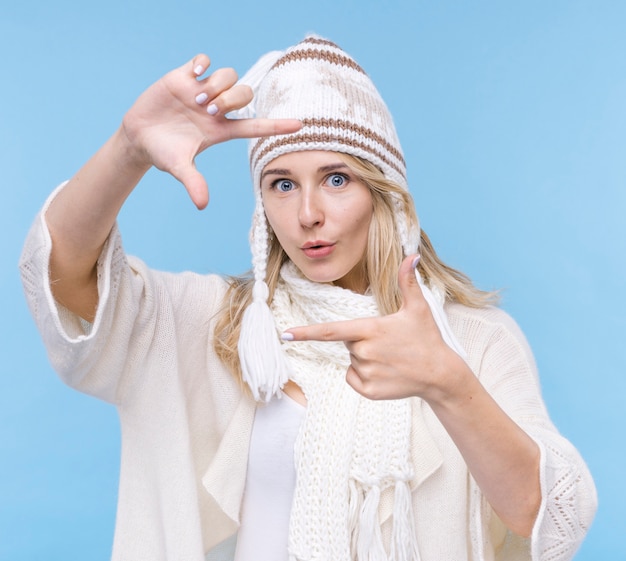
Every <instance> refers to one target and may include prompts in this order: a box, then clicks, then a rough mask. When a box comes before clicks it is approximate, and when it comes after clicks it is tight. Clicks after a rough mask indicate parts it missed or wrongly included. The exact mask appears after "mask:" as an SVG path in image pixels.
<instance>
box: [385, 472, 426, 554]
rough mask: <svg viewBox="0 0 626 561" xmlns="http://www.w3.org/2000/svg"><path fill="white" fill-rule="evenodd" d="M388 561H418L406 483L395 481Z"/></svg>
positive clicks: (409, 490)
mask: <svg viewBox="0 0 626 561" xmlns="http://www.w3.org/2000/svg"><path fill="white" fill-rule="evenodd" d="M389 561H420V555H419V550H418V547H417V536H416V535H415V520H414V517H413V504H412V498H411V486H410V484H409V482H408V481H396V487H395V491H394V501H393V529H392V535H391V551H390V555H389Z"/></svg>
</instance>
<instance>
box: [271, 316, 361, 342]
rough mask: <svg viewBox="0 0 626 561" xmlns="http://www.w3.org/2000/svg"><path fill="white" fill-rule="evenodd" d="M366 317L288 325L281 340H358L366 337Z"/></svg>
mask: <svg viewBox="0 0 626 561" xmlns="http://www.w3.org/2000/svg"><path fill="white" fill-rule="evenodd" d="M370 320H371V318H367V319H350V320H345V321H331V322H328V323H316V324H313V325H306V326H303V327H290V328H289V329H287V331H285V332H284V333H283V334H282V335H281V339H282V340H283V341H344V342H354V341H360V340H362V339H365V338H366V337H367V333H368V329H367V323H368V321H370Z"/></svg>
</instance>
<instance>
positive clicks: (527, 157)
mask: <svg viewBox="0 0 626 561" xmlns="http://www.w3.org/2000/svg"><path fill="white" fill-rule="evenodd" d="M624 29H626V3H624V2H621V1H619V0H615V1H607V0H589V1H576V0H570V1H563V0H553V1H551V2H543V1H538V0H527V1H525V2H517V3H514V2H498V1H496V0H493V1H476V2H472V3H470V2H458V3H456V2H451V1H443V2H438V3H434V2H426V1H419V0H408V1H406V2H400V1H385V2H383V1H380V2H374V1H372V0H361V1H354V0H347V1H338V0H316V1H315V2H308V1H300V2H293V1H285V0H276V1H274V2H272V3H270V4H269V5H268V4H267V3H262V2H258V1H252V0H240V1H239V2H230V3H226V2H220V3H213V2H209V1H208V0H203V1H201V0H177V1H176V2H174V1H171V2H167V1H165V0H151V1H150V2H148V1H147V0H138V1H132V0H129V1H123V0H108V1H107V2H97V3H95V2H94V3H88V2H82V3H79V2H71V1H69V0H60V1H56V2H46V1H44V0H32V1H29V0H24V1H23V2H21V3H19V4H18V3H14V4H13V5H12V6H11V7H9V6H4V7H3V9H2V15H1V16H0V52H1V53H2V79H1V83H2V87H1V88H0V143H1V149H0V168H1V169H2V170H3V173H4V181H3V188H2V192H3V193H4V195H3V196H4V203H3V204H2V205H0V213H1V214H0V223H1V224H2V232H3V235H2V238H1V241H0V243H1V244H2V246H1V247H2V251H1V252H0V259H1V260H2V261H1V264H0V273H1V277H0V281H1V283H2V284H1V290H0V297H1V298H2V304H1V306H0V309H1V310H2V312H3V317H4V319H3V321H2V322H1V323H0V329H1V330H2V331H1V334H0V344H1V345H2V347H1V348H2V360H1V361H0V364H1V366H0V368H1V369H2V375H1V376H0V559H2V560H10V561H31V560H38V559H46V560H52V561H56V560H65V559H94V560H95V559H98V560H105V559H108V557H109V555H110V548H111V539H112V531H113V524H114V516H115V502H116V490H117V477H118V462H119V451H118V446H119V426H118V422H117V419H116V414H115V411H114V410H113V409H112V408H111V407H109V406H107V405H104V404H102V403H99V402H97V401H95V400H93V399H91V398H88V397H85V396H82V395H79V394H78V393H76V392H74V391H72V390H69V389H68V388H66V387H64V386H63V385H62V384H61V383H60V382H59V381H58V379H57V378H56V376H55V374H54V373H53V372H52V371H51V369H50V367H49V366H48V363H47V359H46V356H45V351H44V349H43V347H42V344H41V342H40V340H39V337H38V335H37V333H36V331H35V329H34V326H33V322H32V320H31V319H30V317H29V315H28V312H27V310H26V306H25V303H24V299H23V297H22V293H21V287H20V284H19V278H18V273H17V261H18V256H19V252H20V249H21V242H22V240H23V238H24V236H25V234H26V231H27V229H28V227H29V225H30V223H31V221H32V219H33V217H34V215H35V213H36V212H37V210H38V208H39V207H40V205H41V204H42V203H43V201H44V199H45V197H46V195H47V194H48V193H49V192H50V191H51V189H52V188H53V187H54V186H55V185H56V184H57V183H59V182H61V181H62V180H64V179H66V178H68V177H69V176H71V175H72V174H73V172H74V171H76V170H77V169H78V167H79V166H80V165H81V164H82V163H83V162H84V161H85V160H86V159H87V158H88V157H89V156H90V155H91V154H92V153H93V152H94V151H95V150H96V149H97V148H98V146H99V145H100V144H102V143H103V142H104V140H105V139H106V138H107V137H108V136H109V135H110V134H111V133H112V132H113V131H114V130H115V128H116V127H117V125H118V123H119V122H120V119H121V117H122V115H123V114H124V112H125V110H126V109H127V108H128V106H129V105H130V104H131V103H132V101H133V100H134V98H135V97H136V96H137V95H138V94H139V93H140V92H141V91H142V90H143V89H144V88H145V87H146V86H147V85H148V84H149V83H151V82H152V81H154V80H155V79H156V78H158V77H159V76H160V75H161V74H163V73H164V72H166V71H167V70H169V69H170V68H173V67H175V66H178V65H180V64H182V63H183V62H185V61H186V60H187V59H189V58H191V57H192V56H193V55H194V54H196V53H197V52H200V51H203V52H207V53H208V54H209V55H210V56H211V57H212V59H213V61H214V64H215V65H216V66H225V65H226V66H234V67H235V68H236V69H237V70H238V71H239V72H240V73H243V72H244V71H245V70H246V69H247V68H248V67H249V66H250V65H251V64H252V63H253V62H254V61H255V60H256V58H257V57H258V56H259V55H260V54H262V53H264V52H266V51H268V50H273V49H282V48H285V47H287V46H289V45H291V44H293V43H295V42H297V41H298V40H300V39H301V38H302V37H303V36H304V34H305V33H306V32H308V31H315V32H317V33H319V34H320V35H324V36H327V37H329V38H331V39H333V40H335V41H336V42H338V43H339V44H340V45H341V46H342V47H343V48H344V49H345V50H347V51H348V52H350V53H351V54H353V55H354V56H355V57H356V59H357V60H358V61H359V62H360V63H361V64H362V65H363V66H364V68H365V69H366V70H367V71H368V73H369V74H370V75H371V76H372V78H373V79H374V81H375V82H376V84H377V85H378V86H379V89H380V90H381V92H382V94H383V96H384V97H385V99H386V100H387V102H388V105H389V106H390V108H391V111H392V113H393V114H394V116H395V119H396V124H397V128H398V131H399V135H400V138H401V140H402V143H403V147H404V151H405V153H406V156H407V160H408V163H409V179H410V183H411V189H412V192H413V194H414V196H415V199H416V201H417V208H418V212H419V213H420V216H421V219H422V224H423V226H424V228H425V230H426V231H427V232H428V233H429V234H430V236H431V238H432V239H433V241H434V243H435V245H436V247H437V248H438V250H439V252H440V254H441V255H442V257H443V258H444V259H445V260H446V261H447V262H449V263H450V264H452V265H453V266H455V267H458V268H460V269H462V270H464V271H465V272H467V273H468V274H469V275H470V276H471V277H472V278H473V279H474V280H475V281H476V283H477V284H478V285H479V286H481V287H483V288H502V289H503V291H504V292H503V294H504V301H503V306H504V307H505V309H507V310H508V311H509V312H510V313H511V314H512V315H513V316H514V317H515V318H516V319H517V321H518V322H519V323H520V325H521V326H522V328H523V329H524V331H525V333H526V335H527V337H528V339H529V340H530V343H531V345H532V347H533V349H534V351H535V354H536V358H537V362H538V365H539V369H540V373H541V376H542V384H543V390H544V395H545V399H546V401H547V404H548V407H549V409H550V411H551V414H552V417H553V419H554V421H555V423H556V424H557V426H558V427H559V428H560V430H561V431H562V432H563V433H564V434H565V435H566V436H567V437H568V438H570V439H571V440H572V441H573V442H574V444H575V445H576V446H577V447H578V448H579V449H580V450H581V452H582V453H583V455H584V457H585V458H586V460H587V461H588V463H589V466H590V468H591V471H592V473H593V474H594V476H595V479H596V482H597V486H598V491H599V499H600V509H599V512H598V515H597V517H596V520H595V522H594V525H593V527H592V529H591V531H590V534H589V537H588V539H587V541H586V542H585V544H584V545H583V547H582V549H581V551H580V552H579V554H578V555H577V557H576V559H577V560H578V561H584V560H587V561H592V560H593V561H597V560H599V559H611V560H617V559H626V541H624V539H623V536H624V533H625V530H626V523H625V522H624V519H625V517H624V516H623V513H622V510H621V507H622V506H623V505H624V504H626V487H625V485H624V477H623V476H620V475H619V473H623V467H624V464H625V459H626V452H625V449H626V445H625V442H626V439H625V438H624V434H623V433H624V430H625V429H626V413H625V410H626V407H624V395H625V394H626V381H625V380H626V353H625V350H624V342H623V339H624V335H625V334H626V320H625V319H624V318H625V315H626V305H625V304H624V293H625V292H626V291H625V289H626V264H625V260H624V256H625V255H626V226H625V225H624V214H625V213H626V164H625V162H626V159H625V158H624V152H625V148H626V142H625V141H626V63H625V62H624V61H625V53H626V33H625V32H624ZM198 166H199V167H200V169H201V170H202V171H203V172H204V173H205V175H206V177H207V179H208V181H209V184H210V188H211V197H212V199H211V203H210V205H209V208H208V209H207V210H205V211H203V212H198V211H197V210H195V208H194V207H193V206H192V204H191V202H190V201H189V200H188V198H187V196H186V194H185V193H184V191H183V190H182V188H181V187H180V186H179V185H178V184H177V183H176V182H175V181H174V180H173V179H172V178H171V177H169V176H165V175H163V174H160V173H158V172H150V173H149V174H148V176H147V177H146V178H145V180H144V182H143V184H142V185H141V186H140V187H139V188H138V189H137V190H136V191H135V192H134V193H133V195H132V196H131V198H130V199H129V201H128V203H127V205H126V207H125V208H124V210H123V212H122V214H121V216H120V223H121V227H122V232H123V234H124V237H125V245H126V248H127V250H128V251H129V252H131V253H134V254H138V255H140V256H141V257H143V258H144V260H146V261H147V262H148V263H149V264H150V265H151V266H153V267H155V268H161V269H168V270H174V271H178V270H183V269H192V270H196V271H201V272H204V271H207V272H208V271H217V272H230V273H236V272H241V271H243V270H245V269H247V268H248V265H249V251H248V247H247V233H248V225H249V221H250V215H251V212H252V197H251V196H248V193H249V192H250V182H249V178H248V172H247V161H246V154H245V144H244V143H243V142H242V141H237V142H233V143H231V144H229V145H225V146H220V147H217V148H215V149H212V150H211V151H210V152H209V153H207V154H205V155H203V156H202V157H200V158H199V160H198Z"/></svg>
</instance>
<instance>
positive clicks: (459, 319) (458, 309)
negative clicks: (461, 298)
mask: <svg viewBox="0 0 626 561" xmlns="http://www.w3.org/2000/svg"><path fill="white" fill-rule="evenodd" d="M445 310H446V313H447V315H448V321H450V325H451V326H452V328H453V329H454V326H458V327H462V326H471V327H473V328H474V329H476V328H480V329H481V330H486V331H489V332H493V331H494V330H506V331H509V332H511V333H512V334H513V335H516V336H521V337H523V333H522V330H521V329H520V327H519V325H518V324H517V322H516V321H515V320H514V319H513V317H511V315H509V313H508V312H506V311H505V310H503V309H502V308H499V307H498V306H482V307H480V308H474V307H471V306H466V305H464V304H460V303H459V302H446V305H445Z"/></svg>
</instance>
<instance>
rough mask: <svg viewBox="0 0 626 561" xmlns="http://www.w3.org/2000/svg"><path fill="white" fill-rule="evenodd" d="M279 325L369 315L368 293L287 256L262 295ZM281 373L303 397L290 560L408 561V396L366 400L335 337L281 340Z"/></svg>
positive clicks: (373, 310) (411, 529)
mask: <svg viewBox="0 0 626 561" xmlns="http://www.w3.org/2000/svg"><path fill="white" fill-rule="evenodd" d="M271 308H272V313H273V316H274V320H275V322H276V326H277V327H278V329H279V331H284V330H286V329H288V328H290V327H296V326H301V325H309V324H313V323H322V322H329V321H339V320H348V319H355V318H361V317H373V316H377V315H379V313H378V309H377V306H376V302H375V299H374V297H373V296H372V295H371V294H365V295H362V294H357V293H354V292H352V291H350V290H346V289H343V288H341V287H337V286H332V285H327V284H319V283H314V282H311V281H309V280H307V279H306V278H304V277H303V276H302V275H301V273H300V272H299V271H298V270H297V268H296V267H295V266H294V265H293V264H292V263H291V262H290V261H289V262H287V263H286V264H285V265H284V266H283V267H282V270H281V278H280V281H279V283H278V286H277V289H276V292H275V294H274V299H273V302H272V306H271ZM283 350H284V352H285V354H286V356H287V360H288V363H289V367H290V370H291V372H290V378H291V379H292V380H293V381H294V382H295V383H296V384H298V385H299V386H300V388H301V389H302V391H303V392H304V394H305V396H306V399H307V410H306V415H305V418H304V421H303V424H302V427H301V429H300V432H299V435H298V438H297V439H296V444H295V451H294V454H295V463H296V471H297V479H296V488H295V492H294V499H293V505H292V511H291V517H290V522H289V555H290V560H292V561H331V560H332V561H351V560H354V559H358V560H359V561H387V560H390V561H417V560H418V559H419V554H418V551H417V544H416V537H415V521H414V519H413V509H412V503H411V491H410V481H411V479H412V477H413V469H412V465H411V460H410V434H411V418H412V415H411V400H410V399H400V400H389V401H372V400H369V399H367V398H365V397H363V396H361V395H359V394H358V393H357V392H356V391H354V390H353V389H352V388H351V387H350V386H349V385H348V384H347V382H346V380H345V374H346V370H347V368H348V366H349V364H350V356H349V353H348V350H347V348H346V346H345V345H344V344H343V343H342V342H320V341H306V342H290V343H286V344H284V345H283ZM388 487H391V488H393V489H394V507H393V518H392V524H393V526H392V528H393V529H392V538H391V544H390V551H389V553H387V552H386V551H385V548H384V545H383V539H382V533H381V527H380V523H379V517H378V505H379V500H380V496H381V492H382V491H383V490H385V489H386V488H388Z"/></svg>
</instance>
